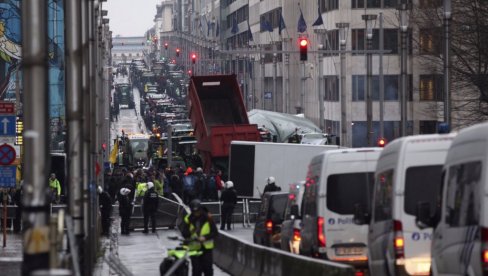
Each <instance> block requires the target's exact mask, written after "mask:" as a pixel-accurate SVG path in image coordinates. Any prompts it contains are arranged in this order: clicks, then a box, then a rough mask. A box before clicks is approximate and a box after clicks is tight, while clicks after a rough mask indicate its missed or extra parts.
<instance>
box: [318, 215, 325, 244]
mask: <svg viewBox="0 0 488 276" xmlns="http://www.w3.org/2000/svg"><path fill="white" fill-rule="evenodd" d="M317 238H318V241H319V247H325V234H324V218H323V217H318V219H317Z"/></svg>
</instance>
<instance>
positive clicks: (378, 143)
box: [376, 138, 387, 148]
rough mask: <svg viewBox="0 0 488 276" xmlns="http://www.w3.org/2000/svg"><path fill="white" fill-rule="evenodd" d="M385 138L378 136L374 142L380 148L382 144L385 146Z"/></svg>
mask: <svg viewBox="0 0 488 276" xmlns="http://www.w3.org/2000/svg"><path fill="white" fill-rule="evenodd" d="M386 143H387V141H386V139H385V138H379V139H378V141H377V142H376V144H377V145H378V147H380V148H382V147H384V146H386Z"/></svg>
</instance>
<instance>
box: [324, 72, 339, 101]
mask: <svg viewBox="0 0 488 276" xmlns="http://www.w3.org/2000/svg"><path fill="white" fill-rule="evenodd" d="M324 82H325V84H324V86H325V97H324V100H325V101H329V102H338V101H339V77H338V76H325V77H324Z"/></svg>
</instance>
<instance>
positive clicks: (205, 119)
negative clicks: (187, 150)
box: [188, 75, 260, 172]
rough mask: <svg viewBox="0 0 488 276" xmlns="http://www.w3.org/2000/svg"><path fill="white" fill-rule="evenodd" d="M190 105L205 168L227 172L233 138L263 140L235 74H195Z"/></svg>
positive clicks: (195, 133) (191, 82) (191, 81)
mask: <svg viewBox="0 0 488 276" xmlns="http://www.w3.org/2000/svg"><path fill="white" fill-rule="evenodd" d="M188 107H189V108H188V109H189V116H190V120H191V122H192V124H193V128H194V135H195V137H196V139H197V149H198V150H199V151H200V156H201V157H202V161H203V166H204V168H203V169H204V170H205V171H209V170H210V168H211V167H212V166H213V167H215V168H217V169H221V170H222V172H227V168H228V159H229V146H230V143H231V141H234V140H239V141H260V134H259V131H258V128H257V125H252V124H249V118H248V117H247V112H246V108H245V106H244V101H243V99H242V95H241V91H240V88H239V85H238V82H237V78H236V75H212V76H193V77H191V79H190V87H189V93H188Z"/></svg>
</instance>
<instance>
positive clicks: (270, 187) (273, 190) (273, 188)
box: [263, 183, 281, 193]
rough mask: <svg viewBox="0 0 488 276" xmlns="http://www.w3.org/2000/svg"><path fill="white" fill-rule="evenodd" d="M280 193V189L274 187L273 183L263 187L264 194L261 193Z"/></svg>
mask: <svg viewBox="0 0 488 276" xmlns="http://www.w3.org/2000/svg"><path fill="white" fill-rule="evenodd" d="M279 191H281V188H280V187H278V186H276V184H275V183H271V184H268V185H266V187H264V192H263V193H267V192H279Z"/></svg>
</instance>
